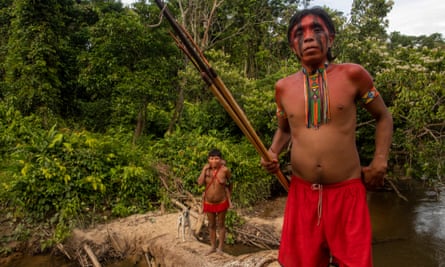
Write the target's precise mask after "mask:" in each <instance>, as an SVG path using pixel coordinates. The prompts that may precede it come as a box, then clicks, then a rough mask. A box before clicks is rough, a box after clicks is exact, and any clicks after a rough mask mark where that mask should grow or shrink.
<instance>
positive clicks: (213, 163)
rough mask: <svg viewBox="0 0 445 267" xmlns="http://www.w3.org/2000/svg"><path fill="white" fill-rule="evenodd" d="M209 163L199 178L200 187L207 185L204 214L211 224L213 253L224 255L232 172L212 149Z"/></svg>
mask: <svg viewBox="0 0 445 267" xmlns="http://www.w3.org/2000/svg"><path fill="white" fill-rule="evenodd" d="M207 160H208V163H207V164H206V165H205V166H204V167H203V169H202V171H201V174H200V175H199V178H198V184H199V185H205V191H204V193H203V198H202V203H203V212H204V213H206V214H207V219H208V222H209V236H210V245H211V249H210V251H209V252H208V254H210V253H213V252H218V253H222V251H223V245H224V241H225V236H226V226H225V219H226V212H227V210H228V209H229V207H230V206H231V203H230V194H229V190H228V185H229V179H230V177H231V175H232V174H231V171H230V169H229V168H227V166H226V165H225V161H224V160H223V159H222V154H221V152H220V151H219V150H217V149H212V150H211V151H210V152H209V154H208V157H207ZM217 230H218V241H219V242H218V247H217V246H216V232H217Z"/></svg>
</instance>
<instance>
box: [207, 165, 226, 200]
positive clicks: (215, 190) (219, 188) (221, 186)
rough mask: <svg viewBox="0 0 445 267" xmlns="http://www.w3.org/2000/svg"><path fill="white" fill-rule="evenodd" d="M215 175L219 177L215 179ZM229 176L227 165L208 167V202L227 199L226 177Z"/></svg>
mask: <svg viewBox="0 0 445 267" xmlns="http://www.w3.org/2000/svg"><path fill="white" fill-rule="evenodd" d="M214 175H216V176H217V178H218V179H214ZM226 178H227V167H226V166H221V167H220V168H219V170H218V169H208V170H207V171H206V174H205V184H206V191H205V201H207V202H208V203H214V204H217V203H221V202H223V201H224V200H226V191H225V187H226V184H225V182H226V180H227V179H226ZM221 182H223V183H221Z"/></svg>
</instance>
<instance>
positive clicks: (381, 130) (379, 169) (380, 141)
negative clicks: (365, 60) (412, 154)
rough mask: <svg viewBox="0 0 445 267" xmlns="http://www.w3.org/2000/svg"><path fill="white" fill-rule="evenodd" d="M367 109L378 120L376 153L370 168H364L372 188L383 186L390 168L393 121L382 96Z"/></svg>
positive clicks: (365, 175) (367, 182)
mask: <svg viewBox="0 0 445 267" xmlns="http://www.w3.org/2000/svg"><path fill="white" fill-rule="evenodd" d="M365 108H366V109H367V110H368V112H369V113H370V114H371V115H372V116H373V118H374V119H375V120H376V128H375V151H374V157H373V160H372V161H371V163H370V164H369V166H367V167H363V169H362V171H363V176H364V177H363V178H364V180H365V184H366V185H368V186H370V187H378V186H382V185H383V183H384V176H385V174H386V170H387V168H388V159H389V151H390V147H391V142H392V134H393V120H392V115H391V113H390V112H389V110H388V108H387V107H386V105H385V103H384V101H383V99H382V97H381V96H377V97H376V98H375V99H374V100H373V101H372V102H370V103H368V104H366V105H365Z"/></svg>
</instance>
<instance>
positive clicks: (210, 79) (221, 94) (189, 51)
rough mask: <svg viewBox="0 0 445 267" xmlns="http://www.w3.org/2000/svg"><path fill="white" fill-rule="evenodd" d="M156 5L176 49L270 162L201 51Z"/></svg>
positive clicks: (163, 8)
mask: <svg viewBox="0 0 445 267" xmlns="http://www.w3.org/2000/svg"><path fill="white" fill-rule="evenodd" d="M156 3H157V5H158V6H159V8H160V9H161V12H163V13H164V15H165V17H166V18H167V20H168V21H169V22H170V24H171V26H172V27H173V29H174V31H175V32H176V34H177V35H178V38H176V37H173V38H174V39H175V42H176V44H177V45H178V47H179V48H180V49H181V50H182V51H183V52H184V53H185V54H186V55H187V57H188V58H189V59H190V61H191V62H192V63H193V65H194V66H195V67H196V69H197V70H198V71H199V72H200V73H201V76H202V78H203V80H204V81H205V82H206V83H207V84H208V85H209V87H210V89H211V90H212V92H213V94H214V95H215V96H216V97H217V99H218V101H219V102H220V103H221V105H222V106H223V107H224V109H225V110H226V111H227V112H228V113H229V115H230V116H231V117H232V119H233V120H234V121H235V123H236V124H237V125H238V127H240V129H241V131H242V132H243V133H244V135H245V136H246V137H247V139H248V140H249V141H250V142H251V143H252V145H253V146H254V147H255V149H256V150H257V152H258V153H259V154H260V155H261V156H262V157H263V158H264V159H266V160H268V161H271V160H272V159H271V158H270V156H269V153H268V151H267V149H266V147H265V146H264V145H263V143H262V142H261V140H260V138H259V137H258V135H257V134H256V132H255V130H254V129H253V127H252V125H251V124H250V122H249V120H248V119H247V117H246V115H245V114H244V112H243V110H242V109H241V108H240V107H239V105H238V104H237V102H236V101H235V99H234V98H233V96H232V94H231V93H230V91H229V90H228V89H227V87H226V86H225V84H224V83H223V81H222V80H221V78H220V77H219V76H218V75H217V74H216V72H215V71H214V70H213V68H212V67H211V66H210V64H209V62H208V61H207V59H206V58H205V56H204V55H203V53H202V51H201V50H200V49H199V47H198V46H197V44H196V43H195V42H194V41H193V38H191V36H190V34H189V33H188V32H187V30H186V29H184V27H182V26H181V25H179V24H178V23H177V22H176V20H175V19H174V18H173V16H172V15H171V13H170V11H169V9H168V8H167V7H166V5H165V4H164V3H162V2H161V0H156ZM275 174H276V176H277V178H278V180H279V182H280V183H281V185H282V186H283V187H284V189H285V190H286V191H288V190H289V181H288V180H287V178H286V177H285V176H284V175H283V173H282V172H281V171H280V170H278V171H277V172H276V173H275Z"/></svg>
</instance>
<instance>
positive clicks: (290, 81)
mask: <svg viewBox="0 0 445 267" xmlns="http://www.w3.org/2000/svg"><path fill="white" fill-rule="evenodd" d="M301 77H302V72H301V71H299V72H297V73H293V74H291V75H288V76H286V77H284V78H281V79H279V80H278V81H277V82H276V83H275V88H276V89H285V88H286V87H289V85H295V82H296V81H298V79H301Z"/></svg>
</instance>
